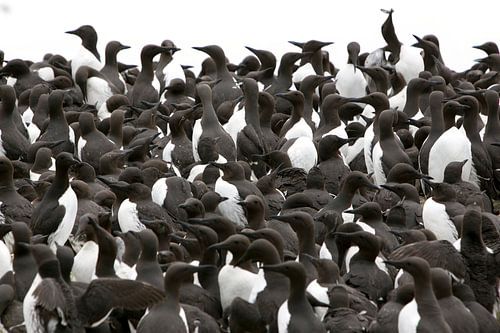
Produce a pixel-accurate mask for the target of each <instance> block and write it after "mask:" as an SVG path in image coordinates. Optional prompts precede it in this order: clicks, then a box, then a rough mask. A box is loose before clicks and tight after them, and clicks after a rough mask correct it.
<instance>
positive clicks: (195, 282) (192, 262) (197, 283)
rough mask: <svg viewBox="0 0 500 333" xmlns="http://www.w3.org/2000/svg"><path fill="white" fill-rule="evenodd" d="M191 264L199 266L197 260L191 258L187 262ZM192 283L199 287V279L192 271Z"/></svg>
mask: <svg viewBox="0 0 500 333" xmlns="http://www.w3.org/2000/svg"><path fill="white" fill-rule="evenodd" d="M189 264H190V265H191V266H196V267H198V266H200V262H199V261H198V260H193V261H191V262H190V263H189ZM193 284H194V285H196V286H198V287H201V283H200V279H199V278H198V273H197V272H196V273H194V274H193Z"/></svg>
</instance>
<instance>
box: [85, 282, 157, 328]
mask: <svg viewBox="0 0 500 333" xmlns="http://www.w3.org/2000/svg"><path fill="white" fill-rule="evenodd" d="M164 297H165V294H164V293H163V292H162V291H160V290H158V289H156V288H154V287H153V286H151V285H149V284H146V283H142V282H139V281H134V280H120V279H113V278H102V279H97V280H93V281H92V282H91V283H90V284H89V286H88V288H87V291H86V292H85V293H84V294H83V295H82V296H80V297H79V298H78V300H77V308H78V313H79V316H80V320H81V322H82V323H83V325H84V326H89V325H91V324H93V323H96V322H97V321H99V320H101V319H103V318H104V317H105V316H106V315H108V314H109V312H110V311H111V310H112V309H113V308H123V309H126V310H131V311H134V310H142V309H144V308H147V307H149V306H151V305H154V304H156V303H158V302H160V301H161V300H163V298H164ZM95 304H99V306H98V307H96V306H95Z"/></svg>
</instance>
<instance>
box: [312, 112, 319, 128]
mask: <svg viewBox="0 0 500 333" xmlns="http://www.w3.org/2000/svg"><path fill="white" fill-rule="evenodd" d="M311 120H312V122H313V123H314V127H315V128H318V126H319V123H320V122H321V118H320V116H319V114H318V113H317V112H316V111H314V110H313V112H312V114H311Z"/></svg>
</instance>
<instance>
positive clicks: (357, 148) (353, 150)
mask: <svg viewBox="0 0 500 333" xmlns="http://www.w3.org/2000/svg"><path fill="white" fill-rule="evenodd" d="M364 145H365V138H359V139H357V140H356V142H354V144H353V145H351V146H347V154H346V156H345V161H346V163H347V165H349V163H351V162H352V161H353V160H354V159H355V158H356V156H358V155H359V153H361V152H362V151H363V148H364Z"/></svg>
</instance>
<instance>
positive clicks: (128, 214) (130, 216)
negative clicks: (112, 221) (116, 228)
mask: <svg viewBox="0 0 500 333" xmlns="http://www.w3.org/2000/svg"><path fill="white" fill-rule="evenodd" d="M118 224H119V225H120V229H121V231H122V232H128V231H141V230H144V229H146V227H145V226H144V224H142V223H141V221H139V216H138V211H137V204H136V203H133V202H131V201H130V200H129V199H125V200H123V202H122V203H121V205H120V208H118Z"/></svg>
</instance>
